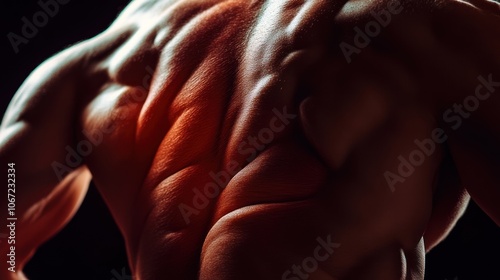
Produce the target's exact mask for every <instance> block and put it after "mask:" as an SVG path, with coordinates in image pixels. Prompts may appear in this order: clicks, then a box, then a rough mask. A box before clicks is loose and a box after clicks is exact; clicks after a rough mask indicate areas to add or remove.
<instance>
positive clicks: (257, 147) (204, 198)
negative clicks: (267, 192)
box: [179, 106, 297, 224]
mask: <svg viewBox="0 0 500 280" xmlns="http://www.w3.org/2000/svg"><path fill="white" fill-rule="evenodd" d="M273 113H274V116H273V117H272V118H271V120H270V121H269V125H268V127H264V128H262V129H260V130H259V132H258V133H257V134H256V135H251V136H248V138H247V140H246V141H243V142H241V143H240V144H239V145H238V153H239V154H241V155H249V156H248V157H247V158H246V161H247V162H251V161H252V160H253V159H254V158H255V157H256V156H257V153H258V152H259V151H263V150H264V148H265V147H266V146H267V145H268V144H269V143H271V142H272V141H273V140H274V137H275V135H276V133H279V132H281V131H283V130H284V129H285V126H287V125H288V124H290V121H291V120H293V119H295V118H296V117H297V115H294V114H290V113H288V112H287V108H286V106H285V107H283V109H282V110H281V111H279V110H278V109H276V108H274V109H273ZM240 170H241V166H240V164H239V163H238V162H237V161H236V160H231V161H229V162H228V163H227V164H226V166H225V169H223V170H221V171H219V172H218V173H214V172H213V171H211V172H210V173H209V176H210V178H211V179H212V180H211V181H210V182H208V183H207V184H205V186H204V187H203V192H202V191H200V190H198V189H197V188H193V194H194V196H193V199H192V202H191V205H192V206H190V205H187V204H184V203H181V204H179V211H180V212H181V215H182V217H183V218H184V221H185V222H186V224H189V223H190V222H191V220H190V217H191V216H192V215H198V214H199V213H200V211H201V210H203V209H204V208H205V207H207V206H208V205H209V202H210V199H214V198H215V197H217V196H218V195H219V194H220V192H221V191H222V190H223V189H224V188H226V186H227V184H228V183H229V180H230V179H231V178H232V177H233V176H234V175H236V173H237V172H238V171H240Z"/></svg>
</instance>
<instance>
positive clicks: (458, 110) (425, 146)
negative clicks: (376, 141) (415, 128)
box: [384, 74, 500, 192]
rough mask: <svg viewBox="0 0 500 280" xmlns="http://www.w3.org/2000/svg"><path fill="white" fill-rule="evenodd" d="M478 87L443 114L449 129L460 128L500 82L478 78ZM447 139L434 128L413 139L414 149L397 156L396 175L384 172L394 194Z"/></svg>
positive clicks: (444, 134) (491, 76) (442, 132)
mask: <svg viewBox="0 0 500 280" xmlns="http://www.w3.org/2000/svg"><path fill="white" fill-rule="evenodd" d="M477 79H478V81H479V85H477V87H476V89H475V92H474V94H472V95H468V96H467V97H465V98H464V100H463V101H462V104H456V103H455V104H453V106H452V107H451V108H449V109H447V110H445V111H444V113H443V120H444V122H445V123H447V124H450V126H451V129H453V130H457V129H459V128H460V127H461V126H462V123H463V120H464V119H468V118H469V117H470V116H471V115H472V113H473V112H474V111H476V110H477V109H478V108H479V105H480V103H481V102H483V101H485V100H487V99H488V98H490V97H491V95H492V94H493V93H495V91H496V89H497V88H499V87H500V82H495V81H493V75H492V74H489V75H488V77H487V78H484V77H483V76H479V77H478V78H477ZM447 139H448V135H446V132H445V130H444V129H442V128H440V127H438V128H435V129H434V130H433V131H432V133H431V136H430V137H429V138H426V139H423V140H419V139H415V140H414V143H415V146H416V148H415V149H414V150H412V151H411V152H410V153H409V155H408V156H407V157H403V155H399V156H398V160H399V165H398V168H397V171H396V173H393V172H390V171H385V172H384V178H385V180H386V182H387V184H388V186H389V188H390V189H391V191H392V192H394V191H395V190H396V189H395V187H394V186H395V185H396V184H397V183H403V182H404V181H405V180H406V178H408V177H410V176H411V175H412V174H413V172H415V169H416V168H417V167H419V166H421V165H422V164H423V163H424V162H425V160H426V158H428V157H430V156H432V154H434V152H435V151H436V146H437V145H436V144H442V143H444V142H445V141H446V140H447Z"/></svg>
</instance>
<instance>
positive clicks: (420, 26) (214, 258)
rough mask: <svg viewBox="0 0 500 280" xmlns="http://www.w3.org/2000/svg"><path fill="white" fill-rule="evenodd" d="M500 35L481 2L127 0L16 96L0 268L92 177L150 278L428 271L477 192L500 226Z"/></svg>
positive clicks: (498, 20) (19, 256)
mask: <svg viewBox="0 0 500 280" xmlns="http://www.w3.org/2000/svg"><path fill="white" fill-rule="evenodd" d="M374 14H375V15H374ZM387 14H389V16H390V20H388V22H387V24H386V26H381V25H380V24H379V27H380V31H379V32H372V34H374V35H373V36H371V35H366V34H365V36H364V37H365V38H364V41H363V38H361V37H360V35H359V33H358V31H357V30H361V31H363V30H366V29H365V27H366V26H368V25H370V24H372V25H373V22H376V17H380V16H381V15H386V16H387ZM499 29H500V6H499V4H497V3H496V2H491V1H485V0H473V1H470V2H464V1H457V0H442V1H437V0H433V1H415V0H410V1H401V2H390V1H387V0H380V1H375V0H372V1H359V0H357V1H348V2H346V1H324V0H323V1H320V0H308V1H298V0H286V1H257V0H256V1H242V0H226V1H221V0H157V1H156V0H150V1H148V0H135V1H132V2H131V3H130V4H129V6H127V7H126V8H125V10H124V11H123V12H122V13H121V14H120V16H119V17H118V18H117V19H116V21H115V22H114V23H113V24H112V25H111V26H110V27H109V28H108V29H106V30H105V31H103V32H102V33H101V34H99V35H98V36H96V37H94V38H91V39H89V40H86V41H83V42H81V43H79V44H76V45H74V46H72V47H70V48H68V49H66V50H64V51H63V52H61V53H59V54H57V55H55V56H54V57H52V58H50V59H48V60H47V61H46V62H44V63H43V64H42V65H40V66H39V67H38V68H37V69H36V70H35V71H34V72H33V73H32V74H31V75H30V76H29V77H28V78H27V79H26V81H25V82H24V83H23V85H22V86H21V87H20V88H19V90H18V92H17V93H16V95H15V96H14V98H13V100H12V101H11V103H10V105H9V108H8V110H7V112H6V114H5V116H4V118H3V122H2V125H1V128H0V158H1V162H2V163H7V162H15V163H16V178H17V182H16V184H17V188H16V197H17V198H18V199H17V206H16V208H17V209H16V212H17V215H18V217H19V218H18V221H17V232H18V235H17V240H16V261H17V272H16V273H9V272H7V271H6V270H2V271H1V272H0V279H7V280H12V279H15V280H19V279H26V277H25V276H24V274H23V273H22V270H23V267H24V266H25V264H26V263H27V262H28V261H29V259H30V257H31V256H32V255H33V254H34V252H35V251H36V248H37V247H39V246H40V245H41V244H42V243H43V242H45V241H46V240H48V239H49V238H51V237H52V236H53V235H54V234H55V233H57V232H58V231H59V230H60V229H61V228H62V227H64V225H65V224H66V223H67V222H68V221H69V220H70V219H71V217H72V216H73V215H74V213H75V212H76V211H77V209H78V207H79V205H80V203H81V202H82V200H83V197H84V196H85V193H86V190H87V188H88V184H89V182H90V180H93V181H94V183H95V185H96V186H97V188H98V190H99V192H100V194H101V195H102V197H103V198H104V200H105V202H106V204H107V206H108V208H109V209H110V211H111V213H112V215H113V217H114V219H115V221H116V223H117V224H118V226H119V228H120V231H121V233H122V234H123V236H124V239H125V243H126V248H127V253H128V258H129V264H130V268H131V270H132V274H133V276H134V279H136V280H150V279H152V280H153V279H221V280H229V279H243V280H246V279H291V280H297V279H314V280H315V279H384V280H389V279H423V277H424V266H425V253H426V252H427V251H429V250H430V249H432V248H433V247H434V246H436V245H437V244H438V243H439V242H440V241H441V240H443V239H444V238H445V237H446V236H447V234H448V233H449V232H450V230H451V229H452V228H453V226H454V225H455V223H456V221H457V220H458V219H459V218H460V216H461V215H462V214H463V212H464V210H465V208H466V206H467V203H468V201H469V199H470V198H472V199H473V200H474V201H475V202H476V203H477V204H478V205H479V206H480V207H481V208H482V209H483V210H484V211H485V212H486V213H487V214H488V215H489V216H490V217H491V219H492V220H494V221H495V222H496V223H497V224H498V225H500V208H499V207H498V200H499V199H500V187H499V186H500V177H499V175H498V174H499V172H498V171H499V170H500V148H499V145H498V143H499V141H500V123H499V121H500V115H499V113H498V108H500V67H499V66H500V53H499V50H500V36H498V35H499V31H500V30H499ZM365 33H366V31H365ZM356 38H357V39H356ZM356 40H358V41H356ZM368 41H369V42H368ZM356 42H358V43H356ZM359 42H361V43H362V44H359ZM365 43H366V44H365ZM346 44H349V45H350V49H349V50H350V52H347V53H348V55H346V49H345V46H346ZM342 45H343V46H344V49H343V48H342V47H340V46H342ZM353 48H355V49H353ZM476 101H477V102H476ZM471 108H472V109H471ZM469 109H470V110H469ZM436 139H437V141H436ZM419 155H422V156H420V157H419ZM402 162H406V164H405V163H402ZM408 162H410V164H411V162H418V164H411V165H412V166H408ZM402 165H403V167H401V166H402ZM401 170H402V172H401ZM2 203H3V202H2ZM2 205H3V204H2ZM2 207H3V206H2ZM6 214H7V213H3V212H1V213H0V218H1V219H3V220H5V218H6ZM318 248H319V249H318ZM8 250H9V248H8V247H7V246H6V243H1V245H0V253H1V254H2V255H5V254H7V253H8Z"/></svg>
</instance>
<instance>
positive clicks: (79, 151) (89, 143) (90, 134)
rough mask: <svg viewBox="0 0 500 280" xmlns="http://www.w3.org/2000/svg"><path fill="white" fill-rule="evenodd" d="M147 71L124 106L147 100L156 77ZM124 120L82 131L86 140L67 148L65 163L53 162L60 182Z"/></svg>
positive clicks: (110, 121)
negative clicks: (97, 128)
mask: <svg viewBox="0 0 500 280" xmlns="http://www.w3.org/2000/svg"><path fill="white" fill-rule="evenodd" d="M145 70H146V73H147V74H146V75H145V76H144V77H143V79H142V85H141V86H139V87H138V88H136V89H135V91H134V92H133V93H131V94H129V95H127V99H125V100H124V104H131V103H133V102H143V101H145V100H146V98H147V96H148V89H149V85H150V84H151V79H152V77H153V75H154V69H153V68H151V67H150V66H146V68H145ZM123 118H124V116H122V115H117V116H116V117H111V118H108V123H107V125H106V126H103V127H101V128H100V129H99V130H93V131H87V130H85V129H84V130H83V131H82V135H83V136H84V138H85V139H82V140H80V141H79V142H78V143H76V146H75V147H74V148H73V147H71V146H69V145H68V146H66V147H65V150H66V156H65V159H64V160H65V161H64V163H61V162H58V161H53V162H52V164H51V167H52V170H54V173H55V174H56V176H57V178H58V179H59V181H62V179H64V177H65V176H66V175H67V174H69V173H71V172H72V171H73V170H74V169H75V168H77V167H78V166H80V165H81V164H82V163H83V160H84V158H85V157H87V156H89V155H90V154H91V153H92V152H93V150H94V148H95V147H97V146H99V145H100V144H101V143H102V142H103V140H104V137H105V136H106V135H109V134H111V133H113V131H115V129H116V127H117V125H116V123H115V122H116V121H121V120H123ZM113 120H114V121H115V122H114V121H113Z"/></svg>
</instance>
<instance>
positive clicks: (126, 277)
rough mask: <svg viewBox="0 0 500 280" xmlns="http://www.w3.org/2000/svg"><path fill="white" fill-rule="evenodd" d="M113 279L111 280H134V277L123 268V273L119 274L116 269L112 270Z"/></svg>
mask: <svg viewBox="0 0 500 280" xmlns="http://www.w3.org/2000/svg"><path fill="white" fill-rule="evenodd" d="M111 274H112V275H113V278H111V280H133V279H134V277H133V276H132V275H130V274H128V272H127V269H126V268H125V267H122V269H121V271H120V272H118V271H117V270H116V269H113V270H111Z"/></svg>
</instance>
